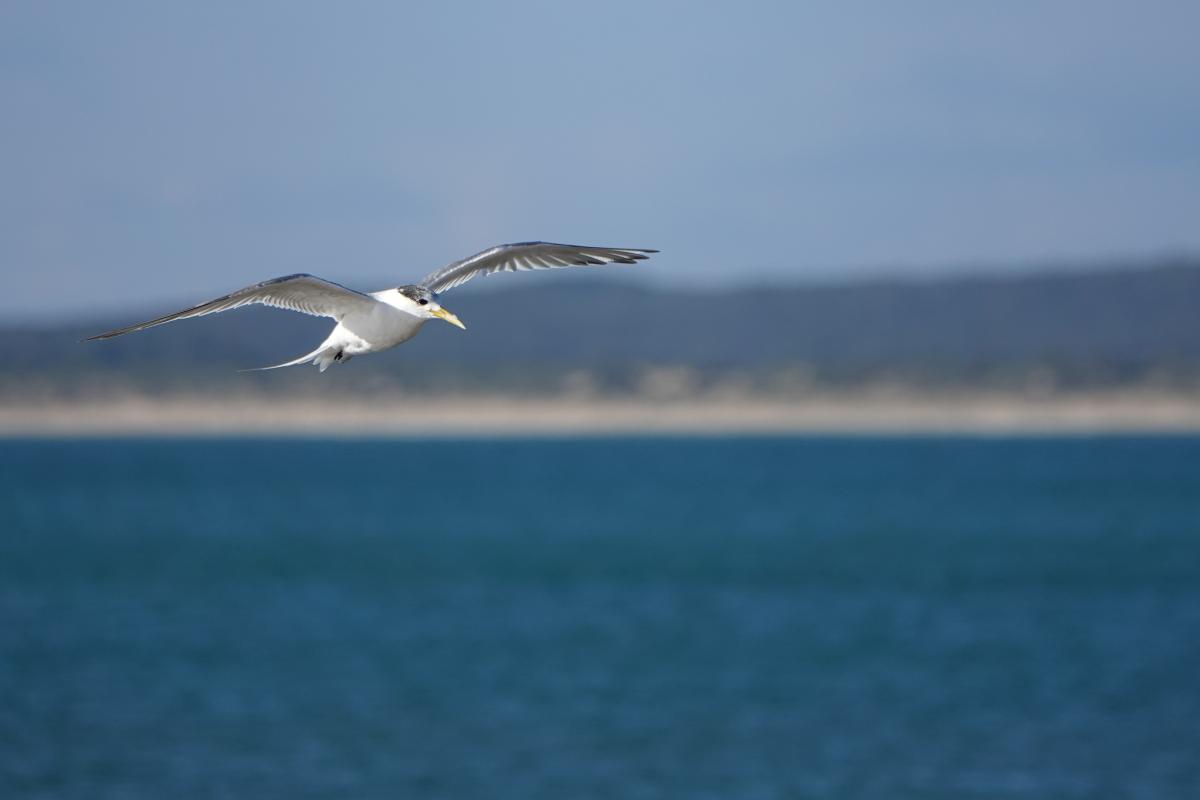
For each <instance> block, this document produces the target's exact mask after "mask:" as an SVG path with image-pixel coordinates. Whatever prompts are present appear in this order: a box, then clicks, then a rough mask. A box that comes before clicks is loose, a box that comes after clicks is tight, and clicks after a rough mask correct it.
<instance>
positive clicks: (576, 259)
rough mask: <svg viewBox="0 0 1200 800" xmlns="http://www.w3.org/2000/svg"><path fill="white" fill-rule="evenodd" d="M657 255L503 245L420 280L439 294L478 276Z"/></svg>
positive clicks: (574, 246)
mask: <svg viewBox="0 0 1200 800" xmlns="http://www.w3.org/2000/svg"><path fill="white" fill-rule="evenodd" d="M657 252H658V251H657V250H647V249H644V248H641V247H586V246H583V245H577V244H557V243H555V242H517V243H515V244H500V245H496V246H495V247H492V248H489V249H487V250H484V251H483V252H482V253H476V254H475V255H473V256H471V257H470V258H464V259H463V260H462V261H455V262H454V263H453V264H449V265H447V266H445V267H442V268H441V269H439V270H437V271H436V272H431V273H429V274H428V275H426V276H425V277H424V278H422V279H421V281H420V285H421V286H424V287H425V288H427V289H429V290H430V291H432V292H434V293H440V292H444V291H446V290H447V289H453V288H454V287H455V286H461V285H462V284H464V283H466V282H467V281H469V280H471V278H474V277H475V276H476V275H490V274H492V273H493V272H519V271H523V270H527V269H558V268H560V267H586V266H590V265H594V264H612V263H616V264H634V263H636V262H638V261H642V260H645V259H646V258H649V254H650V253H657Z"/></svg>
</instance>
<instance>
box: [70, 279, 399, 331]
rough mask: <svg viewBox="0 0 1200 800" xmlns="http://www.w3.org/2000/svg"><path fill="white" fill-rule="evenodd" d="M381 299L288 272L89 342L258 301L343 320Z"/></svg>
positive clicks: (119, 329) (316, 315) (290, 309)
mask: <svg viewBox="0 0 1200 800" xmlns="http://www.w3.org/2000/svg"><path fill="white" fill-rule="evenodd" d="M378 302H379V301H378V300H375V299H374V298H373V297H369V296H367V295H365V294H362V293H361V292H356V291H354V290H353V289H347V288H346V287H345V286H339V285H338V284H336V283H332V282H331V281H327V280H322V279H321V278H318V277H317V276H315V275H306V274H303V273H301V274H298V275H285V276H283V277H282V278H273V279H271V280H269V281H263V282H262V283H256V284H254V285H253V286H247V287H246V288H245V289H238V290H237V291H236V292H233V293H232V294H227V295H225V296H224V297H218V298H217V299H216V300H210V301H208V302H207V303H201V304H200V305H198V306H192V307H191V308H188V309H184V310H183V311H177V312H175V313H174V314H167V315H166V316H164V317H159V318H157V319H152V320H150V321H149V322H139V323H138V324H136V325H130V326H128V327H125V328H117V329H116V330H114V331H108V332H107V333H101V334H98V335H96V336H89V337H88V339H87V341H89V342H90V341H92V340H94V339H111V338H113V337H114V336H120V335H122V334H125V333H133V332H134V331H140V330H144V329H145V328H153V327H154V326H155V325H163V324H165V323H167V322H174V321H175V320H177V319H191V318H192V317H202V316H204V315H205V314H216V313H218V312H220V311H229V310H230V309H233V308H241V307H242V306H248V305H253V304H256V303H258V304H261V305H265V306H272V307H274V308H285V309H287V310H289V311H299V312H300V313H302V314H312V315H313V316H315V317H331V318H333V319H336V320H340V319H341V318H342V317H344V316H345V315H346V314H348V313H350V312H351V311H354V310H358V309H362V310H369V309H370V308H373V307H374V306H375V304H377V303H378Z"/></svg>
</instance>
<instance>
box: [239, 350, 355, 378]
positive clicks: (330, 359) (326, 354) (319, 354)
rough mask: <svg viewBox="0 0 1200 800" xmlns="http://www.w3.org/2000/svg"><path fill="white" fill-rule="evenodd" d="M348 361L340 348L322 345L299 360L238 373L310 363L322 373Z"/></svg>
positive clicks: (347, 357) (243, 370)
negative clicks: (337, 362)
mask: <svg viewBox="0 0 1200 800" xmlns="http://www.w3.org/2000/svg"><path fill="white" fill-rule="evenodd" d="M349 360H350V358H349V356H345V355H343V354H342V350H341V348H338V347H327V346H326V345H324V344H322V345H321V346H320V347H318V348H317V349H316V350H313V351H312V352H311V353H307V354H305V355H302V356H300V357H299V358H296V359H292V360H291V361H285V362H283V363H282V364H272V365H271V366H269V367H253V368H251V369H242V370H238V372H263V371H265V370H268V369H280V368H281V367H296V366H299V365H301V364H307V363H309V362H310V361H311V362H312V363H313V364H315V365H316V366H317V369H319V370H321V372H324V371H325V370H327V369H329V365H330V364H332V363H334V362H335V361H349Z"/></svg>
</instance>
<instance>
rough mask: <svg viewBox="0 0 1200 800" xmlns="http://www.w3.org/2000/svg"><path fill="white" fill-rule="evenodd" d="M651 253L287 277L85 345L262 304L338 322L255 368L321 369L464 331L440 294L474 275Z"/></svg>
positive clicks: (508, 256) (543, 248) (594, 253)
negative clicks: (384, 283) (368, 277)
mask: <svg viewBox="0 0 1200 800" xmlns="http://www.w3.org/2000/svg"><path fill="white" fill-rule="evenodd" d="M657 252H658V251H657V250H646V249H642V248H636V247H581V246H579V245H574V244H555V243H554V242H517V243H515V244H501V245H496V246H495V247H492V248H489V249H487V250H484V251H483V252H482V253H476V254H475V255H473V256H471V257H470V258H465V259H463V260H462V261H455V262H454V263H453V264H449V265H447V266H445V267H442V268H441V269H439V270H437V271H435V272H431V273H429V274H428V275H426V276H425V277H424V278H422V279H421V281H420V282H418V283H414V284H408V285H405V286H398V287H396V288H394V289H382V290H380V291H378V292H371V293H370V294H363V293H361V292H356V291H354V290H353V289H347V288H346V287H345V286H341V285H339V284H336V283H333V282H331V281H327V280H324V279H322V278H318V277H317V276H316V275H308V274H304V273H301V274H297V275H285V276H283V277H282V278H273V279H272V280H269V281H263V282H262V283H256V284H254V285H253V286H247V287H246V288H245V289H239V290H238V291H236V292H233V293H232V294H227V295H225V296H224V297H218V298H217V299H216V300H210V301H208V302H207V303H201V304H200V305H198V306H193V307H191V308H188V309H185V310H183V311H177V312H175V313H174V314H167V315H166V316H163V317H158V318H157V319H152V320H150V321H149V322H140V323H138V324H136V325H130V326H128V327H125V328H118V329H116V330H113V331H108V332H107V333H101V334H99V335H97V336H91V337H89V338H88V339H87V341H93V340H96V339H111V338H113V337H114V336H121V335H123V334H126V333H133V332H134V331H140V330H143V329H145V328H152V327H154V326H155V325H163V324H165V323H168V322H174V321H175V320H178V319H191V318H192V317H202V316H204V315H205V314H216V313H218V312H220V311H229V310H230V309H233V308H241V307H242V306H248V305H253V304H255V303H260V304H262V305H266V306H274V307H275V308H286V309H288V310H290V311H299V312H301V313H304V314H312V315H313V316H318V317H330V318H332V319H335V320H337V325H335V326H334V328H333V330H332V331H331V332H330V334H329V336H328V337H326V339H325V341H323V342H321V344H320V345H319V346H318V347H317V349H316V350H313V351H312V352H311V353H306V354H305V355H302V356H300V357H299V358H297V359H293V360H292V361H286V362H284V363H282V364H275V365H273V366H270V367H259V368H258V369H279V368H280V367H293V366H296V365H298V364H307V363H309V362H310V361H311V362H312V363H313V364H316V365H317V367H319V368H320V370H321V372H324V371H325V370H326V369H328V367H329V365H330V364H335V363H344V362H346V361H349V360H350V359H351V358H353V357H354V356H361V355H366V354H367V353H378V352H381V351H383V350H388V349H390V348H392V347H395V346H396V345H398V344H401V343H403V342H407V341H408V340H409V339H411V338H412V337H414V336H416V335H417V332H418V331H420V330H421V326H423V325H424V324H425V323H426V322H427V321H429V320H431V319H434V318H437V319H442V320H445V321H446V322H449V323H450V324H451V325H455V326H457V327H459V328H462V329H463V330H466V329H467V326H466V325H463V324H462V322H461V321H460V320H459V318H458V317H456V316H455V315H454V314H452V313H450V312H449V311H447V310H446V309H444V308H442V306H441V304H440V303H439V302H438V296H439V294H440V293H441V292H444V291H446V290H447V289H453V288H454V287H455V286H460V285H462V284H464V283H466V282H467V281H469V280H471V278H474V277H475V276H476V275H480V274H483V275H489V274H491V273H493V272H517V271H519V270H527V269H556V268H558V267H573V266H588V265H592V264H608V263H618V264H633V263H635V262H637V261H641V260H643V259H646V258H648V257H649V256H648V255H647V254H649V253H657Z"/></svg>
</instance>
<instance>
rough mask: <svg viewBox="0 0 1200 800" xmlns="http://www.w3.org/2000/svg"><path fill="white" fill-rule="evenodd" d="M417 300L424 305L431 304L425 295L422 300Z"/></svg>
mask: <svg viewBox="0 0 1200 800" xmlns="http://www.w3.org/2000/svg"><path fill="white" fill-rule="evenodd" d="M417 302H418V303H420V304H421V305H423V306H427V305H429V301H428V300H426V299H425V298H424V297H422V298H421V299H420V300H418V301H417Z"/></svg>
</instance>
